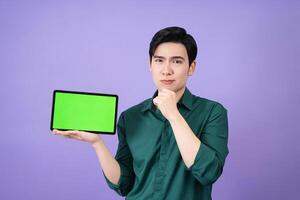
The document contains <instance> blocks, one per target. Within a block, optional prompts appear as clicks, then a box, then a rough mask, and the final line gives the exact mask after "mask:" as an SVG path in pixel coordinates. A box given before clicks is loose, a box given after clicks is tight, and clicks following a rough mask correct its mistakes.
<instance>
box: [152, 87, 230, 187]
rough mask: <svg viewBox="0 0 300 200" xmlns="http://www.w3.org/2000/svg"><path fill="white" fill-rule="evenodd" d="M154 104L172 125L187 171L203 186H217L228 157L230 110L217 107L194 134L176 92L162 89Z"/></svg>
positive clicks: (217, 105) (213, 108)
mask: <svg viewBox="0 0 300 200" xmlns="http://www.w3.org/2000/svg"><path fill="white" fill-rule="evenodd" d="M153 103H154V104H155V105H157V106H158V108H159V109H160V110H161V112H162V114H163V115H164V116H165V117H166V119H167V120H168V121H169V122H170V124H171V127H172V129H173V132H174V136H175V139H176V142H177V145H178V148H179V151H180V154H181V156H182V159H183V161H184V163H185V165H186V167H187V170H189V171H191V173H192V175H193V176H194V177H195V178H196V179H197V180H198V181H199V182H200V183H201V184H203V185H207V184H212V183H214V182H215V181H216V180H217V179H218V177H219V176H220V175H221V174H222V171H223V166H224V163H225V158H226V157H227V155H228V147H227V143H228V122H227V110H226V109H225V108H224V107H223V106H222V105H221V104H218V103H216V104H214V105H213V106H212V108H211V110H210V114H209V117H208V120H207V122H206V124H205V126H204V128H203V130H202V132H201V133H193V131H192V130H191V129H190V127H189V125H188V124H187V123H186V121H185V119H184V118H183V117H182V116H181V115H180V113H179V111H178V109H177V107H176V96H175V93H174V92H172V91H168V90H163V91H162V92H161V94H159V95H158V97H156V98H154V99H153Z"/></svg>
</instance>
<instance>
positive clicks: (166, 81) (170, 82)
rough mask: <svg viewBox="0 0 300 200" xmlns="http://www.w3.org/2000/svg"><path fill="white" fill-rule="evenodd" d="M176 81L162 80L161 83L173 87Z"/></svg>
mask: <svg viewBox="0 0 300 200" xmlns="http://www.w3.org/2000/svg"><path fill="white" fill-rule="evenodd" d="M174 81H175V80H161V81H160V82H161V83H163V84H164V85H171V84H172V83H173V82H174Z"/></svg>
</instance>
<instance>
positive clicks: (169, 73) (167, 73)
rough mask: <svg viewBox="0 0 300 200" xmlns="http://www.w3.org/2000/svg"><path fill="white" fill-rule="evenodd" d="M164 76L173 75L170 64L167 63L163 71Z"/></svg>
mask: <svg viewBox="0 0 300 200" xmlns="http://www.w3.org/2000/svg"><path fill="white" fill-rule="evenodd" d="M161 73H162V75H164V76H165V75H171V74H172V73H173V71H172V68H171V66H170V63H169V62H166V63H165V65H164V66H163V68H162V70H161Z"/></svg>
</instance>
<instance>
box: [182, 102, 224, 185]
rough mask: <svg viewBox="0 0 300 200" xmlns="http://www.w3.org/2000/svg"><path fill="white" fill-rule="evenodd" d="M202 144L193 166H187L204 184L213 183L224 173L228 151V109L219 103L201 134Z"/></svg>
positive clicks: (213, 109)
mask: <svg viewBox="0 0 300 200" xmlns="http://www.w3.org/2000/svg"><path fill="white" fill-rule="evenodd" d="M200 141H201V145H200V147H199V150H198V152H197V155H196V157H195V161H194V163H193V165H192V166H190V167H189V168H187V170H189V171H191V173H192V174H193V176H194V177H195V178H196V179H197V180H198V181H199V182H200V183H201V184H203V185H208V184H213V183H214V182H215V181H216V180H217V179H218V178H219V177H220V176H221V174H222V171H223V166H224V164H225V159H226V157H227V155H228V153H229V151H228V146H227V144H228V120H227V110H226V109H225V108H224V107H223V106H222V105H221V104H219V103H217V104H216V105H215V106H214V107H213V108H212V111H211V114H210V116H209V118H208V121H207V124H206V125H205V127H204V129H203V131H202V133H201V134H200Z"/></svg>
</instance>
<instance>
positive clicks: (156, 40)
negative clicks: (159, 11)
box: [149, 26, 197, 66]
mask: <svg viewBox="0 0 300 200" xmlns="http://www.w3.org/2000/svg"><path fill="white" fill-rule="evenodd" d="M164 42H174V43H180V44H183V45H184V46H185V48H186V51H187V54H188V57H189V66H190V65H191V64H192V62H193V61H194V60H195V59H196V56H197V44H196V41H195V40H194V38H193V37H192V36H191V35H190V34H187V33H186V30H185V29H184V28H181V27H177V26H174V27H167V28H164V29H161V30H160V31H158V32H157V33H155V35H154V36H153V38H152V40H151V42H150V46H149V56H150V62H151V61H152V56H153V55H154V52H155V50H156V48H157V47H158V45H160V44H162V43H164Z"/></svg>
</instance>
